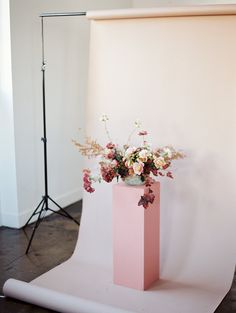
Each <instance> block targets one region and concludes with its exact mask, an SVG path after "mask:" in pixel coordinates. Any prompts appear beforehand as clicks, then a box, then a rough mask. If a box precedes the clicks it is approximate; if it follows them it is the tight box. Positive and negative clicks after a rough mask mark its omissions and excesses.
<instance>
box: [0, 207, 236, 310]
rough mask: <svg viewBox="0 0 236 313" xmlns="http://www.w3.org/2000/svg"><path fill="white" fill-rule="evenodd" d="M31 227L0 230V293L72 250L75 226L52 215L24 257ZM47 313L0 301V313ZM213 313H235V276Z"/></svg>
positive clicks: (76, 214)
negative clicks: (6, 285) (11, 280)
mask: <svg viewBox="0 0 236 313" xmlns="http://www.w3.org/2000/svg"><path fill="white" fill-rule="evenodd" d="M81 207H82V205H81V202H78V203H75V204H73V205H71V206H70V207H68V208H67V211H68V212H69V213H70V214H71V215H72V216H73V217H75V218H76V219H77V220H78V221H79V220H80V216H81ZM32 227H33V225H30V226H28V227H27V229H26V232H24V231H23V230H16V229H10V228H7V227H0V293H2V286H3V284H4V282H5V281H6V280H7V279H8V278H16V279H21V280H24V281H31V280H32V279H34V278H36V277H38V276H39V275H41V274H42V273H44V272H46V271H48V270H50V269H51V268H53V267H55V266H56V265H59V264H61V263H62V262H64V261H65V260H67V259H68V258H69V257H70V256H71V254H72V252H73V250H74V247H75V243H76V241H77V236H78V229H79V227H78V226H77V225H76V224H75V223H74V222H73V221H71V220H70V219H67V218H64V217H62V216H60V215H58V214H52V215H50V216H48V217H47V218H45V219H44V221H43V222H42V223H41V224H40V226H39V228H38V229H37V232H36V235H35V239H34V241H33V243H32V248H31V249H30V252H29V254H28V255H25V249H26V247H27V243H28V237H29V235H30V234H31V231H32ZM49 312H51V313H52V312H54V311H51V310H47V309H43V308H40V307H37V306H34V305H30V304H27V303H23V302H20V301H17V300H14V299H9V298H0V313H49ZM145 313H148V312H145ZM162 313H165V312H162ZM189 313H191V312H189ZM199 313H202V312H199ZM215 313H236V276H234V282H233V285H232V288H231V290H230V292H229V293H228V295H227V296H226V297H225V299H224V300H223V302H222V303H221V305H220V306H219V307H218V309H217V310H216V311H215Z"/></svg>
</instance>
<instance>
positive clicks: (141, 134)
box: [138, 130, 148, 136]
mask: <svg viewBox="0 0 236 313" xmlns="http://www.w3.org/2000/svg"><path fill="white" fill-rule="evenodd" d="M147 134H148V133H147V131H146V130H142V131H140V132H139V133H138V135H139V136H146V135H147Z"/></svg>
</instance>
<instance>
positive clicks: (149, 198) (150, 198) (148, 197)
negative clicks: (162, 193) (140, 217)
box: [138, 188, 155, 209]
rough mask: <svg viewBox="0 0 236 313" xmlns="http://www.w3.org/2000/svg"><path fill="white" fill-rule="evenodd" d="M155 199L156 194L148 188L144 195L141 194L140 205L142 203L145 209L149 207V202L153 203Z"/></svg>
mask: <svg viewBox="0 0 236 313" xmlns="http://www.w3.org/2000/svg"><path fill="white" fill-rule="evenodd" d="M154 200H155V195H154V194H153V191H152V190H151V189H150V188H148V189H147V190H146V191H145V192H144V195H143V196H141V198H140V200H139V202H138V205H139V206H140V205H142V206H143V207H144V209H147V208H148V206H149V203H153V202H154Z"/></svg>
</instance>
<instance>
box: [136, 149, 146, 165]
mask: <svg viewBox="0 0 236 313" xmlns="http://www.w3.org/2000/svg"><path fill="white" fill-rule="evenodd" d="M138 158H139V160H140V161H142V162H147V159H148V151H147V150H146V149H143V150H141V151H140V152H139V154H138Z"/></svg>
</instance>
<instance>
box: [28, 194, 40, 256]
mask: <svg viewBox="0 0 236 313" xmlns="http://www.w3.org/2000/svg"><path fill="white" fill-rule="evenodd" d="M43 200H44V201H43V205H42V208H41V210H40V212H39V216H38V219H37V221H36V223H35V226H34V229H33V232H32V234H31V237H30V241H29V243H28V246H27V249H26V252H25V254H28V252H29V248H30V246H31V242H32V240H33V238H34V234H35V231H36V229H37V228H38V226H39V224H40V222H41V215H42V213H43V211H44V206H45V199H43Z"/></svg>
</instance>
